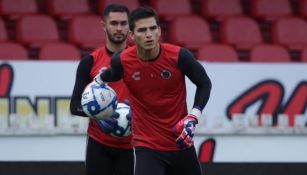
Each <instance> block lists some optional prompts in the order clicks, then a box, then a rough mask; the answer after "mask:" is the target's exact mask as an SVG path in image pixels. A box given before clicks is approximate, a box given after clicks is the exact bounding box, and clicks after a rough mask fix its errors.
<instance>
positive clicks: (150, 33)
mask: <svg viewBox="0 0 307 175" xmlns="http://www.w3.org/2000/svg"><path fill="white" fill-rule="evenodd" d="M151 37H152V32H151V31H150V30H147V31H146V38H151Z"/></svg>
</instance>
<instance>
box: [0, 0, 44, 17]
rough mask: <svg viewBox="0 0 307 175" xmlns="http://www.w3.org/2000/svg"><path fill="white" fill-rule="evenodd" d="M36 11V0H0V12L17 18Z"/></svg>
mask: <svg viewBox="0 0 307 175" xmlns="http://www.w3.org/2000/svg"><path fill="white" fill-rule="evenodd" d="M35 13H38V7H37V4H36V0H1V1H0V14H1V15H4V16H9V17H10V18H11V19H14V20H15V19H17V18H19V17H21V16H23V15H29V14H35Z"/></svg>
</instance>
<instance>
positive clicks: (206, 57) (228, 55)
mask: <svg viewBox="0 0 307 175" xmlns="http://www.w3.org/2000/svg"><path fill="white" fill-rule="evenodd" d="M197 58H198V59H199V60H203V61H209V62H238V61H239V56H238V54H237V52H236V50H235V49H234V48H233V47H231V46H229V45H224V44H206V45H204V46H202V47H201V48H200V49H199V50H198V54H197Z"/></svg>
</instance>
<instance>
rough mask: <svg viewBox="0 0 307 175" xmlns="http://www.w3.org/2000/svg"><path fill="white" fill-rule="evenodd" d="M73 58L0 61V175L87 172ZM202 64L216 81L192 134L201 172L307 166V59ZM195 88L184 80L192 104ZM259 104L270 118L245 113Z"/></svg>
mask: <svg viewBox="0 0 307 175" xmlns="http://www.w3.org/2000/svg"><path fill="white" fill-rule="evenodd" d="M77 65H78V62H74V61H11V62H2V61H0V80H1V86H0V109H1V110H0V174H1V175H2V174H5V175H6V174H7V175H14V174H25V175H27V174H29V175H30V174H31V175H35V174H45V175H46V174H47V175H48V174H66V175H67V174H75V175H78V174H84V166H83V165H84V164H83V162H82V161H83V160H84V152H85V145H86V136H85V132H86V125H87V121H86V120H83V119H82V118H81V117H72V116H71V115H70V113H69V98H70V95H71V92H72V88H73V83H74V80H75V73H76V68H77ZM203 65H204V67H205V68H206V70H207V72H208V74H209V76H210V78H211V80H212V83H213V89H212V94H211V97H210V101H209V103H208V105H207V106H206V108H205V110H204V116H203V117H202V119H203V120H202V121H200V124H199V125H198V128H197V134H196V136H195V146H196V148H197V150H198V156H199V158H200V160H201V163H202V167H203V168H204V170H205V173H206V174H236V175H238V174H244V175H245V174H251V175H253V174H279V175H283V174H287V175H289V174H296V175H297V174H302V173H303V172H304V173H305V172H307V171H306V170H307V164H306V163H307V156H306V155H307V149H305V147H306V145H307V143H306V142H307V141H306V139H305V138H306V134H307V131H306V118H307V117H306V94H307V93H306V87H307V86H306V83H307V79H306V75H307V64H302V63H300V64H282V63H279V64H256V63H255V64H245V63H236V64H222V63H220V64H213V63H210V64H209V63H203ZM194 92H195V86H194V85H192V83H191V82H189V81H188V80H187V93H188V101H187V103H188V106H189V107H191V105H192V103H193V96H194ZM251 96H256V97H257V98H255V99H252V100H248V99H250V98H249V97H251ZM270 99H278V100H273V102H272V101H271V100H270ZM264 107H265V108H264ZM238 109H239V110H238ZM264 109H265V110H266V111H262V112H268V113H272V116H271V118H269V119H271V121H269V122H268V124H267V123H265V121H267V120H263V121H262V120H261V119H262V118H261V117H260V116H258V118H257V119H259V120H256V121H255V120H251V119H250V117H251V116H255V115H256V114H258V113H259V112H261V110H264ZM233 113H242V114H244V115H243V117H242V118H241V120H242V121H237V120H236V122H234V120H233V116H232V114H233ZM280 113H286V114H289V115H288V116H287V118H288V122H287V123H286V125H281V123H279V116H278V115H277V114H280ZM294 114H295V115H294ZM296 114H302V115H301V116H302V118H303V121H301V124H302V125H300V124H299V123H298V125H296V123H295V122H296ZM238 118H239V117H238ZM259 121H262V122H259ZM253 122H254V123H253ZM255 122H256V123H255Z"/></svg>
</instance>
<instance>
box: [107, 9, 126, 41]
mask: <svg viewBox="0 0 307 175" xmlns="http://www.w3.org/2000/svg"><path fill="white" fill-rule="evenodd" d="M102 24H103V26H104V30H105V32H106V33H107V39H108V40H109V41H110V42H112V43H114V44H121V43H123V42H125V41H126V39H127V35H128V31H129V26H128V16H127V14H126V13H124V12H110V14H109V16H108V17H106V18H105V20H104V21H103V22H102Z"/></svg>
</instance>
